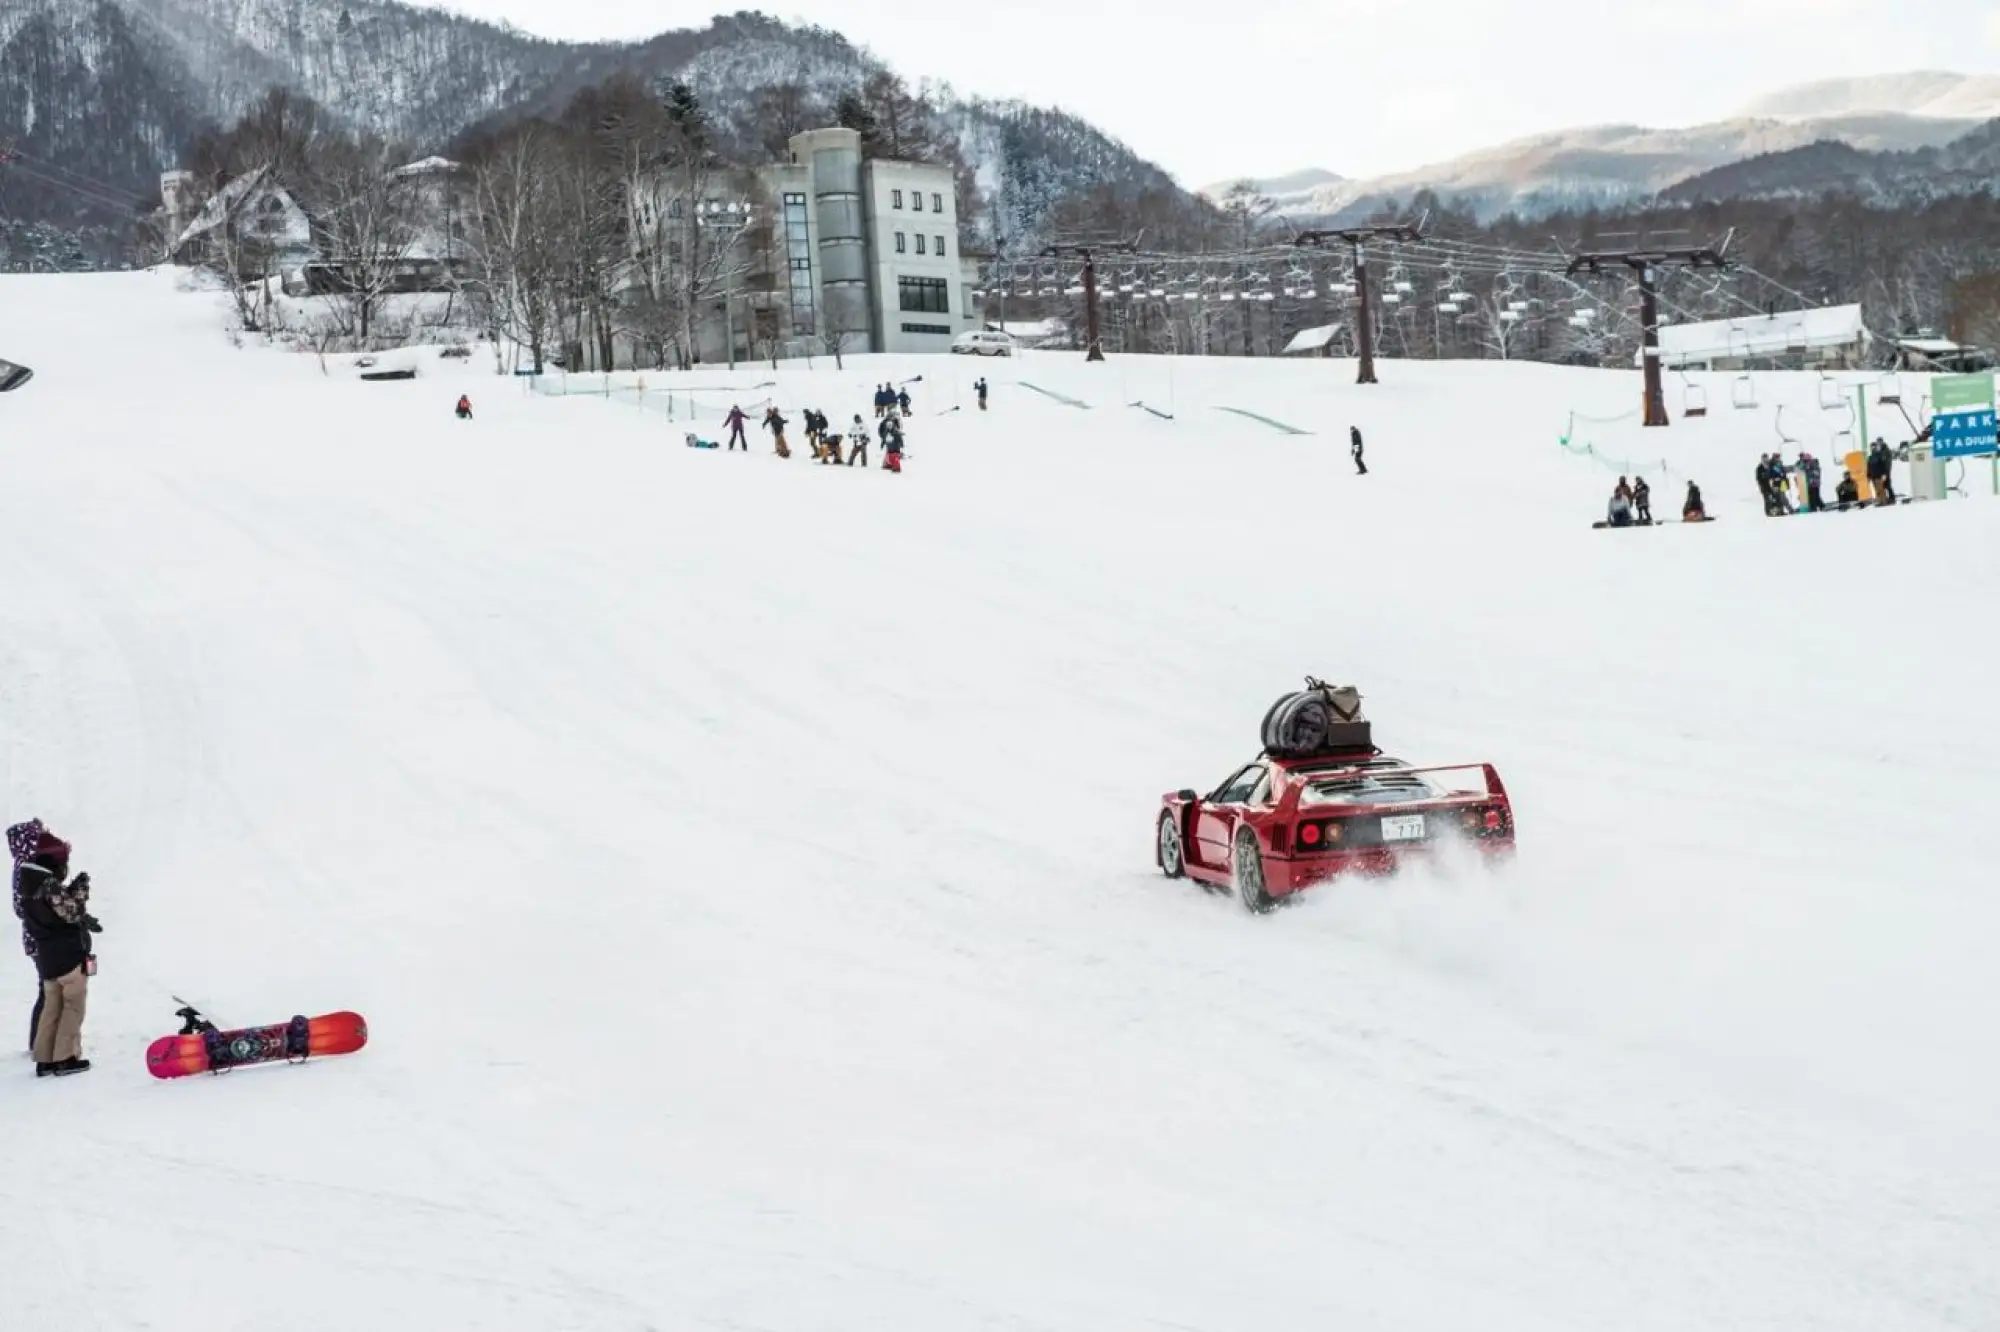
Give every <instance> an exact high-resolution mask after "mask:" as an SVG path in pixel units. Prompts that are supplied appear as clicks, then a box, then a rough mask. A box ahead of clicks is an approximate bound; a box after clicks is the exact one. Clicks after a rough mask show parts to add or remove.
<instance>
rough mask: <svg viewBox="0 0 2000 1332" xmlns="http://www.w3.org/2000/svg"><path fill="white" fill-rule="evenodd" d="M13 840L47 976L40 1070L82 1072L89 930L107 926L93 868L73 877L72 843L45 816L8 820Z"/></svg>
mask: <svg viewBox="0 0 2000 1332" xmlns="http://www.w3.org/2000/svg"><path fill="white" fill-rule="evenodd" d="M7 845H8V848H9V849H10V850H12V851H13V852H14V853H15V864H14V882H15V891H16V892H17V893H19V894H20V898H21V921H22V924H23V925H24V926H25V927H26V929H27V933H28V936H29V939H30V940H31V941H32V943H33V945H34V950H35V970H36V972H37V973H39V974H40V976H41V978H42V1000H41V1013H40V1016H39V1018H38V1019H37V1021H36V1023H35V1076H36V1077H38V1078H45V1077H50V1076H55V1077H64V1076H67V1075H68V1074H71V1073H81V1072H83V1071H84V1070H86V1069H88V1068H89V1067H90V1061H89V1060H88V1059H85V1058H83V1057H82V1056H83V1015H84V1006H85V998H86V994H87V991H88V988H89V976H90V973H91V972H93V971H95V970H96V969H97V966H96V963H97V959H96V958H95V957H93V956H92V955H91V949H90V936H91V935H93V934H95V933H97V931H99V930H100V929H102V928H103V927H102V926H101V925H99V924H98V923H97V917H95V916H93V915H91V914H90V909H89V908H90V876H89V875H88V874H79V875H77V876H76V877H75V878H74V879H70V878H69V853H70V848H69V843H67V842H65V841H63V840H62V839H61V838H60V837H57V836H56V835H55V834H54V833H52V832H50V831H49V830H48V829H47V828H45V827H43V826H42V822H41V820H40V819H31V820H29V821H28V822H27V823H23V824H16V825H15V826H14V827H12V828H9V829H8V830H7ZM23 848H26V854H25V855H24V854H22V851H23Z"/></svg>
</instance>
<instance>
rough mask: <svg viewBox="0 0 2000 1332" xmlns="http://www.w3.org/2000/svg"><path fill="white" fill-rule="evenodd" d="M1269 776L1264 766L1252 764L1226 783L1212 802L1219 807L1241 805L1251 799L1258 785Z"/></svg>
mask: <svg viewBox="0 0 2000 1332" xmlns="http://www.w3.org/2000/svg"><path fill="white" fill-rule="evenodd" d="M1267 775H1268V774H1267V772H1266V770H1265V768H1264V765H1263V764H1261V763H1252V764H1251V765H1250V766H1249V767H1247V768H1244V769H1243V770H1242V771H1241V772H1239V773H1237V774H1236V775H1235V776H1234V777H1231V778H1230V779H1229V780H1228V781H1226V782H1224V783H1223V784H1222V786H1221V788H1220V789H1218V790H1217V791H1216V793H1215V794H1214V795H1213V796H1211V797H1210V800H1211V801H1212V802H1213V803H1215V804H1218V805H1238V804H1241V803H1243V802H1244V801H1246V800H1248V799H1249V798H1250V795H1251V793H1252V792H1253V791H1255V790H1256V789H1257V784H1258V783H1259V782H1261V781H1263V780H1264V778H1265V777H1266V776H1267Z"/></svg>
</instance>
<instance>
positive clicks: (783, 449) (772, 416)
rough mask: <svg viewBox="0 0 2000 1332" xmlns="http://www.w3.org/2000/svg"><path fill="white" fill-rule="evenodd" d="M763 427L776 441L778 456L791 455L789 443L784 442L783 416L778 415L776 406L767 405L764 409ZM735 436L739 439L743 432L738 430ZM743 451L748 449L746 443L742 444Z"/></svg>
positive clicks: (787, 456) (786, 456)
mask: <svg viewBox="0 0 2000 1332" xmlns="http://www.w3.org/2000/svg"><path fill="white" fill-rule="evenodd" d="M764 428H765V429H766V430H768V431H770V432H771V438H772V439H774V440H776V441H777V445H778V456H779V457H780V458H789V457H791V456H792V448H791V445H789V444H787V443H785V418H784V417H782V416H780V415H778V409H777V408H776V407H767V408H765V409H764ZM736 437H737V438H738V439H741V438H742V437H743V432H742V431H741V430H738V431H737V433H736ZM743 451H744V452H745V453H748V452H749V451H750V446H749V445H748V444H745V445H744V446H743Z"/></svg>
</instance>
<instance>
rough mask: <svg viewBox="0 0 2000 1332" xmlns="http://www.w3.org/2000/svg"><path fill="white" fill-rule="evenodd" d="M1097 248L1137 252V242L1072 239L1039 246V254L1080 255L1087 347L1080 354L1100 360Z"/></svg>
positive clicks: (1101, 353)
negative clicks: (1040, 248)
mask: <svg viewBox="0 0 2000 1332" xmlns="http://www.w3.org/2000/svg"><path fill="white" fill-rule="evenodd" d="M1099 252H1103V253H1107V254H1137V253H1138V252H1139V245H1138V242H1136V241H1123V240H1121V241H1096V242H1092V241H1073V242H1068V243H1063V244H1057V245H1048V246H1044V247H1043V249H1042V258H1044V259H1063V258H1080V259H1082V260H1083V329H1084V333H1083V336H1084V344H1085V346H1086V347H1087V348H1088V350H1086V351H1085V352H1084V354H1083V359H1084V360H1086V361H1101V360H1103V359H1104V342H1103V340H1102V338H1101V337H1100V336H1099V333H1098V328H1097V255H1098V253H1099Z"/></svg>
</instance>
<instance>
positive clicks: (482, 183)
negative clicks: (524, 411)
mask: <svg viewBox="0 0 2000 1332" xmlns="http://www.w3.org/2000/svg"><path fill="white" fill-rule="evenodd" d="M563 151H564V148H563V144H562V142H561V136H560V133H559V131H556V130H554V129H552V128H551V127H549V126H548V125H545V124H542V123H541V122H538V121H529V122H527V123H526V124H524V125H521V126H519V127H517V128H516V129H514V130H512V131H510V132H509V133H507V134H506V135H504V136H503V137H501V138H499V139H497V140H494V141H491V142H489V143H487V144H484V145H482V146H481V147H480V148H479V149H478V150H477V152H476V154H475V155H474V158H473V160H472V161H471V163H470V164H469V165H470V166H471V170H472V201H471V207H470V210H469V213H468V216H467V227H466V233H467V234H466V241H467V251H468V253H469V257H470V261H471V262H470V279H469V292H468V294H469V295H470V296H472V298H473V300H474V303H475V304H476V306H477V307H478V309H479V310H480V312H481V315H482V317H483V318H484V320H485V322H486V326H487V329H488V331H489V332H490V333H491V334H492V336H493V343H494V351H495V355H496V356H497V355H498V354H499V347H500V343H501V340H502V339H503V338H504V339H506V340H508V341H511V342H513V343H514V344H515V345H516V346H519V347H525V348H527V349H528V354H529V356H530V358H531V360H532V363H533V368H534V371H535V373H536V374H540V373H541V372H542V368H543V364H544V361H545V358H546V357H547V355H548V352H549V351H550V349H551V348H550V344H551V342H552V341H553V340H554V339H555V338H556V337H557V336H558V334H557V329H558V320H557V309H558V306H557V296H558V290H559V287H560V285H561V280H562V256H561V248H562V242H563V239H564V238H563V236H562V234H561V232H562V225H561V224H562V218H561V211H560V206H559V203H558V200H557V197H556V191H555V188H554V185H553V183H552V177H553V175H554V172H555V169H556V165H557V163H558V161H559V160H560V159H561V156H562V155H563Z"/></svg>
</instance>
